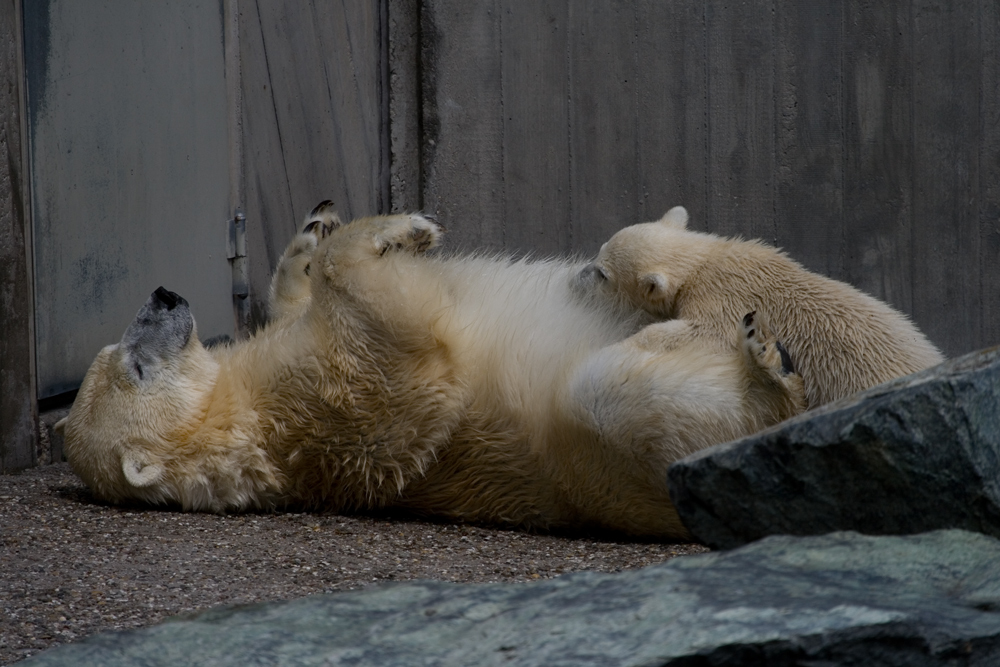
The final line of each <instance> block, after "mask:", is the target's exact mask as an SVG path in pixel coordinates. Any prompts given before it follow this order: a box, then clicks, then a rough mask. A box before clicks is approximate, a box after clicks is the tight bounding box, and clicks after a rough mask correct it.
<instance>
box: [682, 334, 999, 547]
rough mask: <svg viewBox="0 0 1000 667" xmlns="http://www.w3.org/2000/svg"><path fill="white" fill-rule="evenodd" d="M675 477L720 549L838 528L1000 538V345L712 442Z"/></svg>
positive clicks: (695, 524) (687, 519) (702, 529)
mask: <svg viewBox="0 0 1000 667" xmlns="http://www.w3.org/2000/svg"><path fill="white" fill-rule="evenodd" d="M668 479H669V484H670V495H671V498H672V499H673V500H674V504H675V505H676V507H677V511H678V513H679V514H680V516H681V520H682V521H683V522H684V524H685V525H686V526H687V527H688V529H689V530H690V531H691V533H692V534H693V535H694V536H695V537H697V538H698V539H699V540H701V541H702V542H704V543H705V544H707V545H709V546H711V547H713V548H723V549H728V548H732V547H736V546H739V545H741V544H746V543H747V542H751V541H753V540H756V539H759V538H761V537H764V536H766V535H777V534H787V535H819V534H823V533H827V532H830V531H835V530H856V531H859V532H862V533H869V534H882V535H905V534H914V533H920V532H924V531H928V530H937V529H942V528H961V529H964V530H973V531H978V532H982V533H986V534H988V535H993V536H996V537H1000V348H992V349H989V350H985V351H982V352H976V353H973V354H970V355H967V356H965V357H961V358H959V359H955V360H953V361H950V362H946V363H944V364H942V365H940V366H937V367H935V368H932V369H929V370H927V371H923V372H921V373H917V374H915V375H911V376H907V377H904V378H899V379H898V380H894V381H892V382H889V383H886V384H884V385H880V386H878V387H875V388H874V389H871V390H869V391H866V392H862V393H860V394H857V395H856V396H853V397H850V398H847V399H844V400H841V401H838V402H836V403H832V404H830V405H827V406H824V407H822V408H819V409H817V410H813V411H811V412H807V413H805V414H803V415H800V416H798V417H796V418H793V419H790V420H788V421H786V422H784V423H783V424H780V425H779V426H776V427H774V428H772V429H769V430H767V431H764V432H762V433H759V434H757V435H754V436H751V437H749V438H744V439H742V440H738V441H736V442H732V443H727V444H724V445H719V446H717V447H712V448H710V449H706V450H704V451H702V452H699V453H697V454H694V455H692V456H689V457H688V458H686V459H683V460H681V461H678V462H677V463H675V464H674V465H673V466H671V468H670V471H669V473H668Z"/></svg>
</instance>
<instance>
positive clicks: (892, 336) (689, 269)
mask: <svg viewBox="0 0 1000 667" xmlns="http://www.w3.org/2000/svg"><path fill="white" fill-rule="evenodd" d="M687 219H688V215H687V211H686V210H685V209H684V208H683V207H681V206H677V207H675V208H672V209H670V211H668V212H667V214H666V215H664V216H663V218H662V219H660V220H658V221H657V222H647V223H642V224H638V225H632V226H631V227H626V228H625V229H622V230H621V231H619V232H618V233H617V234H615V235H614V236H612V237H611V239H610V240H609V241H608V242H607V243H605V244H604V246H603V247H602V248H601V250H600V252H599V253H598V256H597V259H596V260H594V262H592V263H591V264H590V265H589V266H588V267H587V268H586V269H585V270H584V271H583V272H581V284H584V285H585V287H584V289H585V290H587V291H590V292H592V293H594V294H602V295H605V296H606V297H607V296H608V295H611V296H613V297H615V298H619V299H621V300H622V301H623V302H624V303H625V304H627V305H628V306H629V307H632V308H638V309H642V310H645V311H646V312H648V313H649V314H651V315H653V316H654V317H657V318H665V319H674V318H676V319H679V320H683V321H685V322H687V323H688V324H689V329H688V332H689V335H691V337H692V340H693V341H698V342H700V343H701V344H704V345H711V344H713V342H714V343H715V344H717V345H721V346H722V347H723V348H725V347H728V345H729V344H730V343H729V341H731V340H732V338H733V336H734V335H736V330H737V321H738V318H739V317H740V315H741V314H742V313H745V312H747V311H750V310H755V309H758V310H760V311H761V312H762V313H766V315H767V316H768V317H769V318H770V319H771V321H772V322H773V323H774V335H775V336H776V337H777V338H778V339H779V340H781V341H782V342H783V343H784V344H785V346H786V347H787V348H788V352H789V354H790V355H791V358H792V361H793V362H794V365H795V369H796V370H797V371H798V372H799V373H800V374H801V375H802V379H803V381H804V382H805V387H806V398H807V401H808V404H809V407H810V408H813V407H816V406H818V405H822V404H823V403H827V402H829V401H832V400H836V399H838V398H843V397H844V396H849V395H851V394H854V393H856V392H859V391H861V390H862V389H868V388H869V387H873V386H875V385H877V384H881V383H883V382H886V381H888V380H891V379H893V378H895V377H899V376H902V375H909V374H910V373H916V372H917V371H919V370H923V369H925V368H929V367H931V366H935V365H937V364H939V363H941V362H942V361H944V356H943V355H942V354H941V352H940V351H938V349H937V348H936V347H934V345H933V344H932V343H931V342H930V341H929V340H927V338H926V337H925V336H924V335H923V334H922V333H921V332H920V331H919V330H918V329H917V328H916V327H915V326H914V325H913V323H912V322H910V320H909V319H907V318H906V316H905V315H903V314H902V313H900V312H898V311H896V310H894V309H892V308H891V307H889V306H888V305H887V304H885V303H883V302H881V301H879V300H877V299H874V298H872V297H870V296H868V295H867V294H863V293H862V292H860V291H858V290H857V289H855V288H853V287H851V286H850V285H847V284H845V283H842V282H839V281H836V280H832V279H830V278H827V277H825V276H821V275H818V274H815V273H812V272H811V271H807V270H806V269H804V268H803V267H802V266H801V265H800V264H798V263H797V262H795V261H793V260H792V259H791V258H789V257H788V256H787V255H785V254H784V253H782V252H781V251H779V250H777V249H775V248H773V247H771V246H768V245H765V244H764V243H761V242H759V241H744V240H741V239H727V238H723V237H721V236H716V235H714V234H706V233H701V232H694V231H689V230H687V229H686V226H687Z"/></svg>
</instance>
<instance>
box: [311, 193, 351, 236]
mask: <svg viewBox="0 0 1000 667" xmlns="http://www.w3.org/2000/svg"><path fill="white" fill-rule="evenodd" d="M343 224H344V223H343V222H342V221H341V220H340V216H339V215H338V214H337V211H336V209H335V208H334V203H333V202H332V201H330V200H329V199H324V200H323V201H321V202H320V203H319V204H317V205H316V208H314V209H313V210H312V211H310V212H309V215H307V216H306V221H305V223H304V226H303V227H302V233H303V234H310V235H312V236H314V237H316V240H322V239H325V238H326V237H327V236H329V235H330V232H332V231H333V230H334V229H336V228H337V227H340V226H341V225H343Z"/></svg>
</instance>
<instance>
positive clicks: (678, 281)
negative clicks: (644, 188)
mask: <svg viewBox="0 0 1000 667" xmlns="http://www.w3.org/2000/svg"><path fill="white" fill-rule="evenodd" d="M687 221H688V213H687V210H686V209H685V208H684V207H683V206H675V207H674V208H672V209H670V210H669V211H667V213H666V215H664V216H663V217H662V218H661V219H659V220H657V221H656V222H645V223H641V224H638V225H632V226H631V227H626V228H625V229H622V230H621V231H619V232H618V233H616V234H615V235H614V236H612V237H611V238H610V239H609V240H608V242H607V243H605V244H604V245H603V246H601V250H600V252H599V253H598V254H597V259H595V260H594V261H593V262H591V263H590V264H588V265H587V266H586V267H585V268H584V269H583V270H582V271H581V272H580V274H579V276H578V277H577V286H578V288H579V289H581V290H583V291H585V292H587V293H591V294H599V295H604V296H607V297H610V298H613V299H617V300H623V301H625V302H626V304H628V305H629V306H630V307H632V308H638V309H641V310H645V311H646V312H648V313H650V314H652V315H654V316H656V317H659V318H672V317H674V316H675V313H674V301H675V297H676V296H677V290H678V289H679V288H680V286H681V285H682V284H683V283H684V281H685V280H687V278H688V276H689V275H690V274H691V272H692V271H693V269H694V268H695V267H696V266H697V265H698V263H699V262H700V260H701V257H700V255H701V254H703V253H704V250H703V249H702V248H701V247H700V246H701V245H703V244H699V243H698V238H699V237H703V236H705V235H703V234H698V233H696V232H689V231H687V229H686V227H687Z"/></svg>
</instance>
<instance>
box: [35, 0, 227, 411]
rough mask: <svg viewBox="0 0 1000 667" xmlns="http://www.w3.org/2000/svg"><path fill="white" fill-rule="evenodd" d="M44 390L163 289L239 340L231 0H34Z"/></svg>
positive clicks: (72, 381)
mask: <svg viewBox="0 0 1000 667" xmlns="http://www.w3.org/2000/svg"><path fill="white" fill-rule="evenodd" d="M23 7H24V36H25V65H26V68H25V69H26V76H27V80H28V128H29V141H30V146H29V150H30V158H31V184H32V195H31V204H32V214H33V232H34V233H33V236H34V238H33V247H34V276H35V325H36V326H35V336H36V343H37V345H36V350H37V352H36V354H37V372H38V393H39V398H46V397H50V396H54V395H56V394H59V393H62V392H65V391H68V390H72V389H74V388H76V387H77V386H78V385H79V382H80V380H81V379H82V378H83V375H84V373H85V372H86V369H87V368H88V366H89V365H90V362H91V361H92V360H93V358H94V355H95V354H96V353H97V352H98V350H100V348H101V347H102V346H104V345H107V344H109V343H113V342H116V341H117V340H118V339H119V338H120V337H121V334H122V332H123V331H124V330H125V327H126V326H127V325H128V323H129V322H130V321H131V319H132V318H133V317H134V316H135V313H136V311H137V310H138V309H139V307H140V306H141V305H142V303H143V302H144V301H145V299H146V297H147V296H148V295H149V293H150V292H152V291H153V290H154V289H156V287H157V286H159V285H163V286H165V287H167V288H168V289H171V290H173V291H176V292H178V293H180V294H181V295H183V296H184V297H185V298H187V300H188V301H189V302H190V303H191V307H192V310H193V312H194V315H195V319H196V321H197V324H198V331H199V334H200V335H201V337H202V338H206V337H208V336H213V335H217V334H223V333H226V334H232V333H233V326H234V317H233V308H232V297H231V294H232V279H231V272H230V266H229V264H228V261H227V257H226V250H227V247H226V241H227V228H226V221H227V219H228V218H230V217H231V211H230V210H229V206H230V203H229V202H230V178H229V170H230V164H229V154H230V153H229V137H228V120H227V119H228V116H229V114H228V108H227V94H226V77H225V57H224V43H223V28H224V18H223V7H222V4H221V1H220V0H176V1H170V2H166V1H162V0H160V1H158V2H135V1H134V0H103V1H102V0H30V2H29V1H25V2H24V4H23Z"/></svg>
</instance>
